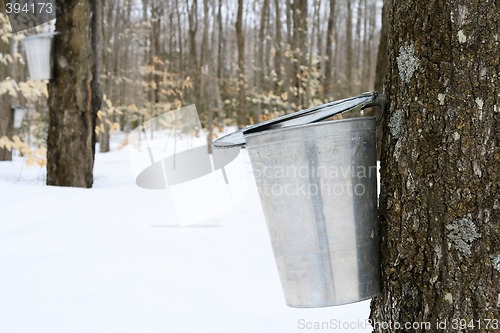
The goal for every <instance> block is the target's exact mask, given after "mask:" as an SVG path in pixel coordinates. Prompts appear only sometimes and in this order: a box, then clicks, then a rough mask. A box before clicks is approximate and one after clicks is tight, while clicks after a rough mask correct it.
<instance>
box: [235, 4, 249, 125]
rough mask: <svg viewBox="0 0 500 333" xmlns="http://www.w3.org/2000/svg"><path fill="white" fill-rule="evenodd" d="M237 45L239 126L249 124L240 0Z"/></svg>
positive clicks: (239, 5)
mask: <svg viewBox="0 0 500 333" xmlns="http://www.w3.org/2000/svg"><path fill="white" fill-rule="evenodd" d="M236 44H237V46H238V108H239V110H238V120H239V121H238V125H239V126H240V127H243V126H245V125H246V124H247V117H246V115H247V110H246V94H245V85H246V79H245V36H243V0H238V13H237V15H236Z"/></svg>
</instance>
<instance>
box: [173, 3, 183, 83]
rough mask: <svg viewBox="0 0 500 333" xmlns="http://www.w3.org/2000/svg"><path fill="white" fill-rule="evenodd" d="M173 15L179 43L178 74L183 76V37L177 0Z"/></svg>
mask: <svg viewBox="0 0 500 333" xmlns="http://www.w3.org/2000/svg"><path fill="white" fill-rule="evenodd" d="M175 15H176V19H177V38H178V42H179V54H180V56H179V72H180V73H179V74H180V75H181V76H183V73H184V49H183V45H184V43H183V38H182V37H183V36H182V23H183V22H182V21H181V12H180V9H179V0H175Z"/></svg>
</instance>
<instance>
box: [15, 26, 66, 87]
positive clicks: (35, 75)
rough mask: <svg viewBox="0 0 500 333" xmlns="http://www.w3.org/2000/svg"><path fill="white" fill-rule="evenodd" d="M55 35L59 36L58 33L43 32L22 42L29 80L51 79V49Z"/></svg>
mask: <svg viewBox="0 0 500 333" xmlns="http://www.w3.org/2000/svg"><path fill="white" fill-rule="evenodd" d="M55 35H59V32H45V33H41V34H38V35H34V36H30V37H26V38H25V39H23V40H22V44H23V48H24V51H25V52H26V59H27V61H28V69H29V74H30V79H31V80H50V79H51V78H52V64H53V61H52V49H53V44H54V36H55Z"/></svg>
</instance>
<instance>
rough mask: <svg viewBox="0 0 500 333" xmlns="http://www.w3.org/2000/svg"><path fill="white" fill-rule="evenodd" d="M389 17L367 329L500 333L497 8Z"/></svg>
mask: <svg viewBox="0 0 500 333" xmlns="http://www.w3.org/2000/svg"><path fill="white" fill-rule="evenodd" d="M390 13H391V15H390V16H389V17H390V18H389V25H388V26H389V32H388V50H389V52H388V54H389V57H388V64H389V66H388V75H387V76H386V77H387V80H386V92H387V95H388V97H389V98H390V102H391V106H390V110H389V113H388V114H387V115H386V120H387V122H386V125H385V127H384V138H383V146H382V160H381V166H382V167H381V193H380V199H379V224H380V236H381V237H380V239H381V248H380V251H381V260H382V262H381V265H382V266H381V268H382V279H381V281H382V294H381V295H380V296H378V297H376V298H374V299H373V300H372V314H371V318H372V319H373V320H375V321H377V322H379V323H380V322H385V323H388V322H392V323H421V322H429V323H430V325H431V328H430V329H423V328H418V329H412V330H411V332H444V333H448V332H449V333H451V332H464V333H466V332H471V333H472V332H474V333H475V332H497V331H498V329H497V328H498V326H496V325H495V326H492V325H491V323H494V322H495V321H498V320H499V319H500V306H499V305H500V296H499V284H498V281H500V223H499V222H498V221H499V220H500V210H499V206H500V200H499V197H498V193H500V188H499V184H500V177H499V172H498V170H499V167H500V165H499V156H500V152H499V150H498V139H499V131H498V110H499V107H500V84H499V77H498V72H499V61H498V36H499V35H500V25H499V24H498V22H500V10H499V7H498V2H495V1H482V0H462V1H460V2H454V1H447V2H443V1H441V0H430V1H417V2H416V1H410V0H400V1H393V2H392V4H391V9H390ZM431 13H432V14H431ZM430 14H431V15H430ZM445 321H446V323H447V325H446V328H444V326H443V328H442V329H439V328H438V327H436V323H441V325H443V324H444V323H445ZM488 321H489V323H488ZM496 323H497V324H498V322H496ZM487 325H489V327H487ZM479 326H481V327H479ZM495 327H496V328H495ZM376 331H377V332H382V331H383V332H408V331H409V330H407V329H404V328H394V325H393V328H392V329H383V328H382V327H381V326H379V327H378V329H377V330H376Z"/></svg>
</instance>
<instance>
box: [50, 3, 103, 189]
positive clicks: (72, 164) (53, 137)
mask: <svg viewBox="0 0 500 333" xmlns="http://www.w3.org/2000/svg"><path fill="white" fill-rule="evenodd" d="M58 5H59V7H60V8H63V11H64V8H65V7H66V6H68V1H65V2H63V1H58ZM99 5H100V4H99V0H80V1H78V3H77V4H76V6H75V7H73V8H71V9H70V10H68V12H67V13H66V14H64V15H61V16H59V17H58V18H57V23H56V30H57V31H59V32H60V33H61V35H60V36H57V38H56V40H55V47H54V60H55V61H54V78H53V79H52V80H51V81H50V82H49V116H50V122H49V132H48V139H47V185H56V186H73V187H87V188H88V187H92V183H93V174H92V171H93V167H94V154H95V140H96V138H95V124H96V115H97V111H98V110H99V107H100V102H101V96H100V91H99V83H98V68H97V67H98V66H97V63H98V61H97V59H98V53H97V42H98V41H97V36H98V33H99V30H98V28H97V22H98V19H97V17H96V16H97V13H98V10H97V8H98V6H99Z"/></svg>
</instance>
